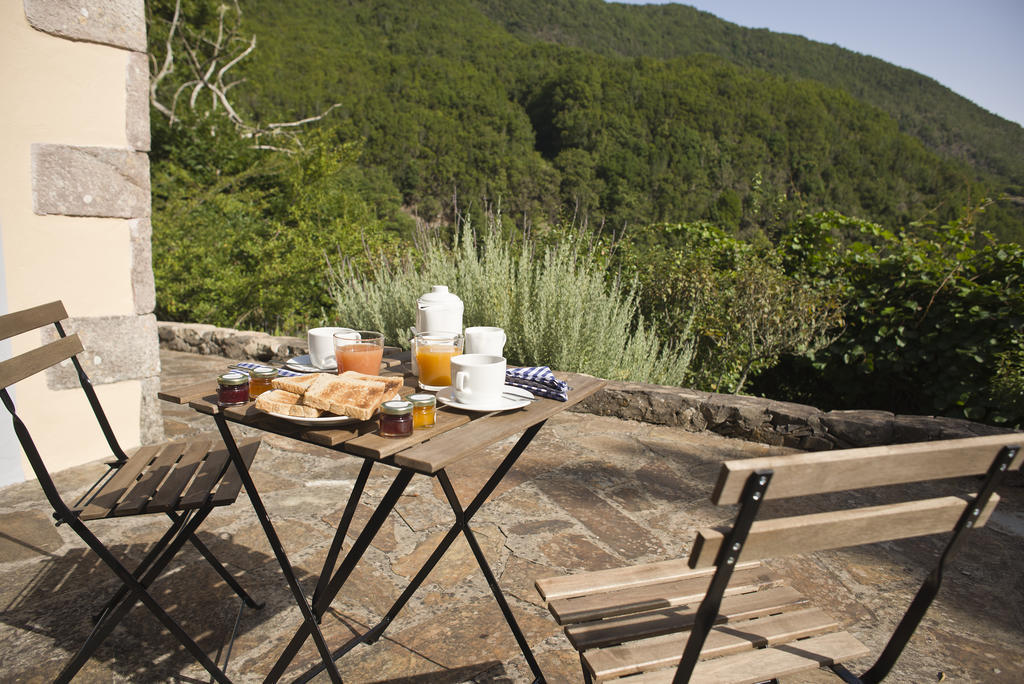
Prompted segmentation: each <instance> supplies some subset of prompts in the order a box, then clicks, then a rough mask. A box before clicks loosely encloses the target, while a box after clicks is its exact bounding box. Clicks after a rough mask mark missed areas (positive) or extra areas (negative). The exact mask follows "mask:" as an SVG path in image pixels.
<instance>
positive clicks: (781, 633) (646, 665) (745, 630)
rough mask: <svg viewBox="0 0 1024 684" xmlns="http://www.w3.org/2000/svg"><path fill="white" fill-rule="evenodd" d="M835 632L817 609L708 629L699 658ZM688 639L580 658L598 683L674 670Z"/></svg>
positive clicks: (659, 641)
mask: <svg viewBox="0 0 1024 684" xmlns="http://www.w3.org/2000/svg"><path fill="white" fill-rule="evenodd" d="M838 629H839V623H838V622H837V621H836V620H834V619H833V618H832V617H830V616H829V615H827V614H826V613H825V612H824V611H822V610H819V609H818V608H807V609H804V610H796V611H793V612H790V613H782V614H780V615H770V616H768V617H762V618H758V619H755V620H747V621H746V622H740V623H730V624H728V625H725V626H721V627H716V628H714V629H713V630H711V633H710V634H708V638H707V641H705V642H704V648H702V649H701V658H705V659H707V658H718V657H722V656H726V655H732V654H734V653H742V652H743V651H749V650H750V649H752V648H763V647H765V646H774V645H777V644H784V643H787V642H790V641H795V640H797V639H805V638H807V637H811V636H817V635H819V634H825V633H827V632H835V631H837V630H838ZM689 636H690V633H689V632H682V633H679V634H668V635H665V636H660V637H655V638H653V639H644V640H642V641H636V642H630V643H628V644H623V645H620V646H609V647H607V648H596V649H591V650H589V651H585V652H584V654H583V659H584V662H585V663H586V664H587V667H588V668H589V669H590V671H591V674H592V675H593V676H594V678H595V679H596V680H597V681H607V680H609V679H614V678H618V677H625V676H626V675H630V674H635V673H637V672H643V671H646V670H657V669H659V668H663V667H673V666H675V665H676V664H678V663H679V660H680V658H682V655H683V649H685V648H686V640H687V639H688V638H689Z"/></svg>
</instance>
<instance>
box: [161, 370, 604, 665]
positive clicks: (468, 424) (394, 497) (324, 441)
mask: <svg viewBox="0 0 1024 684" xmlns="http://www.w3.org/2000/svg"><path fill="white" fill-rule="evenodd" d="M396 364H397V362H396V361H395V360H393V359H392V360H390V361H386V363H385V365H386V366H391V368H392V369H393V370H385V371H382V373H384V374H400V373H401V374H404V375H405V382H406V385H405V387H403V392H402V393H403V394H407V393H410V392H412V391H413V386H414V384H415V378H414V377H412V376H410V375H408V374H405V373H402V368H403V367H402V366H398V365H396ZM556 375H557V376H558V377H559V378H560V379H562V380H565V381H567V382H568V384H569V387H570V389H569V400H568V401H564V402H563V401H556V400H552V399H542V398H538V399H537V400H536V401H533V402H530V403H529V404H528V405H527V406H525V407H522V408H519V409H515V410H511V411H505V412H498V413H478V412H468V411H460V410H456V409H452V408H450V407H444V406H439V407H438V411H437V421H436V424H435V426H434V427H432V428H426V429H417V430H415V431H414V432H413V434H412V435H411V436H410V437H403V438H386V437H381V436H380V435H378V434H377V420H376V419H374V420H370V421H365V422H360V423H353V424H347V425H344V426H341V427H335V428H313V427H308V426H302V425H297V424H295V423H293V422H290V421H288V420H284V419H281V418H276V417H274V416H270V415H267V414H265V413H262V412H261V411H258V410H257V409H256V408H255V407H254V406H253V404H252V402H250V403H247V404H243V405H239V406H229V407H220V406H218V405H217V401H216V393H215V389H216V387H215V382H214V381H213V380H212V379H211V381H210V382H208V383H201V384H199V385H192V386H189V387H185V388H181V389H179V390H173V391H167V392H161V393H160V395H159V396H160V398H161V399H164V400H166V401H172V402H176V403H180V404H185V403H187V404H189V405H190V406H191V407H192V408H194V409H195V410H197V411H200V412H202V413H205V414H208V415H210V416H212V417H213V418H214V420H215V421H216V424H217V427H218V429H219V430H220V433H221V436H222V437H223V439H224V443H225V445H226V446H227V448H228V450H229V451H230V452H231V454H232V458H233V459H235V464H236V467H237V468H238V470H239V472H240V473H241V475H242V482H243V485H244V487H245V490H246V493H247V494H248V495H249V498H250V500H251V501H252V505H253V508H254V509H255V512H256V516H257V517H258V518H259V521H260V524H261V525H262V527H263V530H264V532H265V533H266V535H267V540H268V541H269V542H270V546H271V548H272V549H273V550H274V555H275V556H276V558H277V561H278V563H279V564H280V566H281V570H282V572H283V573H284V576H285V578H286V580H287V582H288V586H289V588H290V590H291V592H292V595H293V596H294V597H295V600H296V602H297V604H298V606H299V610H300V612H301V613H302V618H303V621H302V624H301V625H299V626H298V628H297V630H296V632H295V635H294V637H293V638H292V639H291V641H290V642H289V644H288V645H287V646H286V647H285V649H284V651H283V652H282V654H281V656H280V657H279V658H278V660H277V663H276V664H275V666H274V667H273V669H272V670H271V671H270V673H268V675H267V678H266V680H267V681H278V680H279V679H280V678H281V676H282V675H283V674H284V672H285V670H286V668H287V667H288V665H289V664H290V663H291V661H292V659H293V658H294V657H295V655H296V653H298V651H299V649H300V648H301V647H302V645H303V644H304V643H305V641H306V639H307V638H310V637H312V639H313V641H314V643H315V644H316V647H317V650H318V652H319V654H320V658H321V661H322V664H321V665H318V666H317V667H315V668H313V669H311V670H308V671H307V672H305V673H303V674H302V675H301V676H300V677H299V678H298V679H297V680H296V681H300V682H304V681H308V680H309V679H311V678H312V677H313V676H315V675H316V674H318V673H319V672H321V671H323V670H324V669H327V671H328V674H329V675H330V677H331V679H332V681H341V677H340V675H339V674H338V670H337V667H336V665H335V662H334V661H335V660H337V659H338V658H340V657H341V656H342V655H344V654H345V653H347V652H348V651H350V650H351V649H352V648H354V647H355V646H356V645H358V644H360V643H373V642H374V641H376V640H377V639H379V638H380V636H381V635H382V634H383V633H384V631H385V630H386V629H387V627H388V625H389V624H390V623H391V622H392V620H394V618H395V616H396V615H397V614H398V613H399V611H401V609H402V608H403V607H404V606H405V604H406V603H407V602H408V601H409V599H410V598H411V597H412V595H413V594H414V593H415V592H416V590H417V589H418V588H419V587H420V585H421V584H422V583H423V581H424V580H425V579H426V578H427V575H428V574H429V573H430V571H431V570H432V569H433V568H434V566H435V565H437V563H438V562H439V561H440V560H441V558H442V557H443V556H444V554H445V553H446V552H447V551H448V549H449V547H450V546H451V545H452V543H453V542H454V541H455V539H456V537H458V535H459V534H462V535H463V536H464V537H465V538H466V541H467V542H468V543H469V546H470V548H471V549H472V552H473V555H474V556H475V558H476V561H477V564H478V565H479V567H480V571H481V572H482V573H483V575H484V578H485V579H486V580H487V583H488V585H489V586H490V589H491V593H492V594H493V595H494V599H495V601H496V602H497V603H498V606H499V607H500V608H501V611H502V614H503V615H504V616H505V620H506V622H507V623H508V626H509V629H510V630H511V631H512V634H513V636H514V637H515V639H516V642H517V643H518V644H519V648H520V650H521V651H522V653H523V656H524V657H525V658H526V662H527V663H528V664H529V666H530V669H531V670H532V672H533V674H534V677H535V681H543V680H544V677H543V675H542V673H541V671H540V668H539V667H538V665H537V661H536V659H535V658H534V656H533V652H532V651H531V650H530V647H529V645H528V644H527V642H526V638H525V637H524V635H523V632H522V630H521V629H520V627H519V625H518V623H517V622H516V619H515V617H514V616H513V614H512V611H511V609H510V608H509V605H508V602H507V601H506V599H505V596H504V594H503V593H502V590H501V587H500V586H499V585H498V582H497V580H496V579H495V577H494V574H493V572H492V571H491V568H490V566H489V565H488V563H487V559H486V558H485V557H484V554H483V551H482V550H481V548H480V544H479V543H478V542H477V539H476V536H475V535H474V534H473V530H472V529H471V528H470V524H469V523H470V521H471V520H472V518H473V515H474V514H476V512H477V511H478V510H479V508H480V507H481V506H482V505H483V504H484V502H485V501H486V500H487V498H488V497H489V496H490V495H491V494H492V493H493V492H494V490H495V488H496V487H497V486H498V484H499V483H500V482H501V480H502V478H504V477H505V475H506V474H507V473H508V472H509V470H510V469H511V468H512V467H513V466H514V465H515V463H516V461H517V460H518V458H519V456H520V455H521V454H522V453H523V451H524V450H525V449H526V447H527V446H528V445H529V444H530V441H531V440H532V439H533V437H534V436H535V435H536V434H537V433H538V432H539V431H540V429H541V427H543V425H544V423H545V422H546V421H547V420H548V418H550V417H551V416H553V415H555V414H557V413H560V412H562V411H564V410H566V409H567V408H569V407H571V406H573V405H575V404H577V403H579V402H580V401H582V400H583V399H585V398H587V397H588V396H590V395H591V394H593V393H594V392H596V391H598V390H599V389H601V388H602V387H603V386H604V384H605V382H604V380H601V379H599V378H594V377H591V376H587V375H579V374H564V373H560V374H556ZM229 423H236V424H239V425H246V426H250V427H254V428H257V429H259V430H262V431H265V432H269V433H273V434H277V435H282V436H285V437H288V438H292V439H296V440H299V441H302V442H306V443H308V444H315V445H318V446H322V447H327V448H329V449H332V450H334V451H336V452H338V453H339V454H343V455H347V456H354V457H357V458H362V459H363V465H362V468H361V469H360V472H359V476H358V477H357V479H356V482H355V484H354V485H353V488H352V493H351V494H350V496H349V499H348V502H347V504H346V506H345V510H344V512H343V514H342V516H341V519H340V520H339V522H338V528H337V531H336V533H335V536H334V540H333V542H332V543H331V547H330V549H329V550H328V552H327V556H326V558H325V559H324V564H323V568H322V569H321V572H320V576H319V579H318V581H317V585H316V589H315V591H314V592H313V595H312V598H311V600H308V601H307V599H306V598H305V594H304V593H303V591H302V588H301V587H300V586H299V583H298V581H297V579H296V577H295V573H294V571H293V570H292V566H291V563H290V562H289V560H288V557H287V555H286V554H285V551H284V548H283V547H282V545H281V541H280V539H279V538H278V536H277V532H276V531H275V530H274V526H273V524H272V523H271V521H270V517H269V516H268V514H267V511H266V509H265V508H264V506H263V502H262V500H261V499H260V495H259V492H258V491H257V489H256V486H255V484H254V483H253V481H252V477H251V476H250V474H249V471H248V469H247V467H246V466H245V464H244V462H243V460H242V458H241V455H240V454H239V451H238V447H237V445H236V442H235V439H234V436H233V435H232V433H231V430H230V428H229ZM517 434H520V437H519V439H518V441H517V442H516V444H515V446H513V447H512V449H511V450H510V451H509V452H508V453H507V455H506V456H505V457H504V459H503V460H502V461H501V463H500V464H499V465H498V466H497V467H496V468H495V470H494V472H493V473H492V474H491V476H490V477H489V479H488V480H487V482H486V483H485V484H484V485H483V487H482V488H480V490H479V491H478V492H477V494H476V496H474V497H473V500H472V501H471V502H470V503H469V504H468V505H467V506H465V507H463V506H462V504H461V502H460V501H459V499H458V497H457V496H456V493H455V490H454V488H453V486H452V483H451V481H450V479H449V477H448V473H447V468H448V467H449V466H451V465H452V464H454V463H457V462H459V461H461V460H462V459H464V458H469V457H472V456H474V455H476V454H479V453H481V452H482V451H483V450H484V449H485V448H486V447H488V446H490V445H492V444H494V443H496V442H499V441H501V440H503V439H506V438H508V437H511V436H514V435H517ZM257 458H258V456H257ZM375 463H379V464H383V465H386V466H391V467H393V468H394V469H395V476H394V479H393V480H392V482H391V485H390V487H389V488H388V490H387V493H386V494H385V495H384V497H383V498H382V499H381V500H380V502H379V503H378V504H377V505H376V506H375V507H374V510H373V513H372V515H371V516H370V518H369V520H368V521H367V523H366V525H365V527H364V528H363V530H362V531H361V532H360V533H359V535H358V537H357V538H356V540H355V543H354V544H353V545H352V548H351V549H350V550H349V551H348V553H347V554H346V555H345V556H344V558H342V559H341V561H340V563H339V562H338V557H339V555H340V552H341V549H342V543H343V541H344V539H345V535H346V534H347V533H348V528H349V525H350V523H351V522H352V518H353V516H354V514H355V511H356V507H357V505H358V503H359V500H360V499H361V497H362V494H363V490H364V488H365V485H366V482H367V480H368V479H369V475H370V470H371V469H372V467H373V464H375ZM417 475H419V476H425V477H435V478H437V480H438V482H439V484H440V485H441V488H442V490H443V491H444V494H445V498H446V499H447V501H448V504H449V506H451V509H452V512H453V513H454V514H455V523H454V524H453V525H452V526H451V528H450V529H449V530H448V532H447V534H445V536H444V538H443V539H442V540H441V542H440V543H439V544H438V546H437V548H436V549H435V550H434V552H433V553H432V554H431V555H430V557H429V558H428V559H427V560H426V561H425V562H424V564H423V567H422V568H420V570H419V571H418V572H417V573H416V575H415V576H414V577H413V578H412V580H411V581H410V582H409V585H408V586H407V587H406V589H405V590H404V591H403V592H402V594H401V595H400V596H399V598H398V599H397V600H396V601H395V603H394V605H393V606H392V607H391V608H390V609H389V610H388V611H387V613H386V614H385V616H384V617H383V618H382V619H381V621H380V622H379V623H377V625H375V626H374V627H372V628H371V629H369V630H368V631H366V632H365V633H363V634H360V635H357V636H355V637H353V638H352V639H350V640H349V641H348V642H347V643H345V644H343V645H341V646H340V647H338V648H336V649H334V650H331V648H330V647H329V646H328V645H327V643H326V641H325V640H324V637H323V634H322V633H321V632H320V628H319V626H318V625H319V621H320V618H321V617H322V616H323V614H324V612H326V610H327V609H328V607H329V606H330V604H331V601H332V600H333V599H334V597H335V596H337V594H338V592H339V591H340V590H341V588H342V586H343V585H344V584H345V581H346V580H347V579H348V577H349V575H350V574H351V573H352V570H353V569H354V568H355V566H356V564H357V563H358V562H359V560H360V559H361V558H362V556H363V554H364V553H365V552H366V550H367V548H369V546H370V542H371V541H372V540H373V538H374V536H375V535H376V534H377V531H378V530H379V529H380V528H381V526H382V525H383V524H384V521H385V520H386V519H387V516H388V515H389V514H390V513H391V511H392V509H393V508H394V506H395V504H396V503H397V501H398V499H399V497H400V496H401V495H402V493H403V492H404V491H405V489H406V487H407V486H408V485H409V482H410V481H411V480H412V478H413V477H414V476H417Z"/></svg>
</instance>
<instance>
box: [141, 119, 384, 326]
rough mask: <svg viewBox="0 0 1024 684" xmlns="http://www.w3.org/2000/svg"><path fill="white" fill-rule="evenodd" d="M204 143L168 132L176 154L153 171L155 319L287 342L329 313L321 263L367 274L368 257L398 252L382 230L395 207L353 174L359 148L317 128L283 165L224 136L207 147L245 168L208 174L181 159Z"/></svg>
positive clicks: (276, 155)
mask: <svg viewBox="0 0 1024 684" xmlns="http://www.w3.org/2000/svg"><path fill="white" fill-rule="evenodd" d="M204 133H205V132H204V131H200V129H197V128H195V127H193V128H188V127H180V128H178V129H177V130H176V131H175V132H174V136H175V137H174V150H173V152H174V153H170V154H167V155H166V156H165V157H164V158H163V159H160V160H158V161H157V162H155V163H154V165H153V187H154V197H153V205H154V212H153V271H154V276H155V279H156V288H157V316H159V317H160V318H161V319H163V320H186V321H202V322H204V323H211V324H213V325H222V326H229V327H246V328H251V329H255V330H266V331H271V332H285V333H294V332H297V331H300V330H304V329H306V328H307V327H309V326H310V325H313V324H317V323H318V322H320V321H322V320H325V316H326V314H325V312H326V311H329V310H330V309H331V307H332V301H331V299H330V297H329V296H328V291H327V282H326V281H325V279H324V271H325V270H326V269H327V267H328V260H329V259H331V258H333V259H339V258H349V259H353V260H356V261H358V262H360V263H362V264H363V265H364V266H365V264H366V263H367V261H366V259H367V258H366V256H365V255H366V253H367V251H368V250H369V251H370V252H376V251H378V250H382V249H383V250H394V249H396V247H395V245H396V244H397V239H396V237H395V236H394V235H393V234H392V233H390V232H389V231H387V230H386V228H385V226H387V225H388V224H389V223H390V224H392V225H393V222H392V221H391V220H389V219H390V217H389V216H388V214H387V211H388V210H387V209H386V206H387V205H389V204H390V205H391V206H394V205H396V204H397V197H393V198H392V202H387V201H381V202H378V201H376V199H375V198H376V195H375V194H374V193H375V192H377V191H375V190H374V189H373V183H372V181H371V180H368V179H369V176H368V174H367V173H366V172H365V171H364V170H363V169H361V168H360V167H359V166H358V164H357V160H358V157H359V154H360V147H359V145H358V144H355V143H340V142H338V140H337V137H336V135H335V133H334V132H333V131H331V130H329V129H321V130H316V131H311V132H309V133H306V134H304V135H303V137H302V139H303V141H304V148H303V149H302V150H300V151H297V152H295V153H293V154H292V155H291V156H288V155H285V154H282V153H280V152H261V153H258V154H254V153H253V152H252V151H249V150H246V149H245V143H244V142H243V141H240V140H239V139H238V137H237V135H233V133H232V132H231V131H225V132H224V135H223V136H222V137H221V139H220V140H216V139H213V140H210V143H211V144H210V145H209V147H211V148H212V147H214V146H215V145H216V146H220V147H222V148H223V149H224V150H226V151H225V153H224V155H225V156H228V155H237V156H240V157H242V158H244V159H245V160H246V161H245V162H244V163H242V164H239V165H238V166H239V167H241V168H240V170H235V171H233V172H224V173H217V172H216V170H217V169H218V166H217V165H216V164H208V165H207V164H204V165H199V164H198V163H190V161H189V159H188V157H187V153H188V151H189V150H190V149H193V148H194V147H195V144H194V142H193V139H194V138H197V137H199V136H202V135H203V134H204ZM182 156H185V157H186V159H184V160H182V159H181V157H182ZM223 167H224V168H225V169H228V170H232V169H234V168H236V167H235V165H233V164H231V163H229V162H226V163H225V164H224V165H223ZM368 186H369V187H368ZM385 195H386V193H385Z"/></svg>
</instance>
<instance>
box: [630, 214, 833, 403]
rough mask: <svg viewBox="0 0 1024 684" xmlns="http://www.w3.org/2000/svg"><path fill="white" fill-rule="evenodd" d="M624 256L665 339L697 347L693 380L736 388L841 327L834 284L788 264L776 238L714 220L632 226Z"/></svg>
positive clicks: (713, 387) (821, 343)
mask: <svg viewBox="0 0 1024 684" xmlns="http://www.w3.org/2000/svg"><path fill="white" fill-rule="evenodd" d="M619 259H620V262H621V264H622V266H623V268H624V269H625V270H626V271H627V272H629V273H633V274H635V275H636V277H637V279H638V281H639V282H640V284H641V290H642V293H643V294H642V299H641V301H642V305H643V306H642V310H643V313H644V314H646V315H647V316H648V317H649V318H650V319H652V320H653V321H654V323H656V324H657V326H658V330H659V331H661V334H662V336H663V339H667V340H671V341H674V342H676V343H677V344H684V345H686V346H687V348H689V349H692V350H694V356H693V361H692V364H691V367H690V371H689V374H688V376H687V383H688V384H689V386H691V387H695V388H698V389H701V390H706V391H717V392H733V393H739V392H740V391H742V390H743V388H744V387H745V385H746V383H747V380H748V378H749V377H750V376H751V375H752V374H756V373H758V372H760V371H763V370H765V369H767V368H770V367H772V366H774V365H775V364H776V363H777V362H778V360H779V359H780V358H781V357H783V356H784V355H789V354H798V355H809V354H813V353H814V352H815V351H816V350H819V349H822V348H823V347H825V346H827V345H828V344H829V342H831V341H832V339H833V338H834V336H835V334H836V332H837V331H838V330H839V329H841V327H842V311H841V309H840V301H839V299H838V297H837V296H836V295H837V293H836V292H835V290H834V288H832V287H831V286H829V285H828V284H826V283H822V282H820V281H819V282H815V281H812V280H811V279H808V278H799V277H794V276H792V275H790V274H787V273H786V272H785V270H784V267H783V263H782V261H781V259H780V257H779V255H778V253H777V252H776V251H775V250H774V249H773V248H771V247H766V246H761V247H755V246H754V245H752V244H749V243H747V242H744V241H742V240H740V239H738V238H735V237H733V236H731V235H728V234H726V233H725V232H724V231H722V230H721V229H719V228H717V227H715V226H713V225H711V224H708V223H702V222H697V223H688V224H669V225H665V224H655V225H651V226H647V227H645V228H641V229H638V230H635V231H634V232H633V234H632V235H630V237H629V240H628V241H627V242H624V243H623V245H622V253H621V254H620V256H619Z"/></svg>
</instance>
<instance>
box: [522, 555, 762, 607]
mask: <svg viewBox="0 0 1024 684" xmlns="http://www.w3.org/2000/svg"><path fill="white" fill-rule="evenodd" d="M758 565H760V563H757V562H754V563H740V564H738V565H737V566H736V569H737V570H742V569H744V568H753V567H757V566H758ZM712 572H713V571H712V570H707V569H705V568H701V569H698V570H694V569H693V568H691V567H690V566H689V565H687V564H686V559H685V558H673V559H672V560H665V561H657V562H655V563H645V564H643V565H634V566H629V565H627V566H625V567H622V568H608V569H606V570H592V571H590V572H579V573H575V574H572V575H561V576H558V577H545V578H543V579H539V580H537V581H536V582H535V583H534V585H535V586H536V588H537V592H538V593H540V595H541V598H543V599H544V600H546V601H553V600H555V599H560V598H568V597H571V596H580V595H583V594H592V593H596V592H602V591H614V590H617V589H626V588H628V587H642V586H644V585H646V584H658V583H660V582H671V581H673V580H681V579H686V578H689V577H707V576H709V575H710V574H711V573H712Z"/></svg>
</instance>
